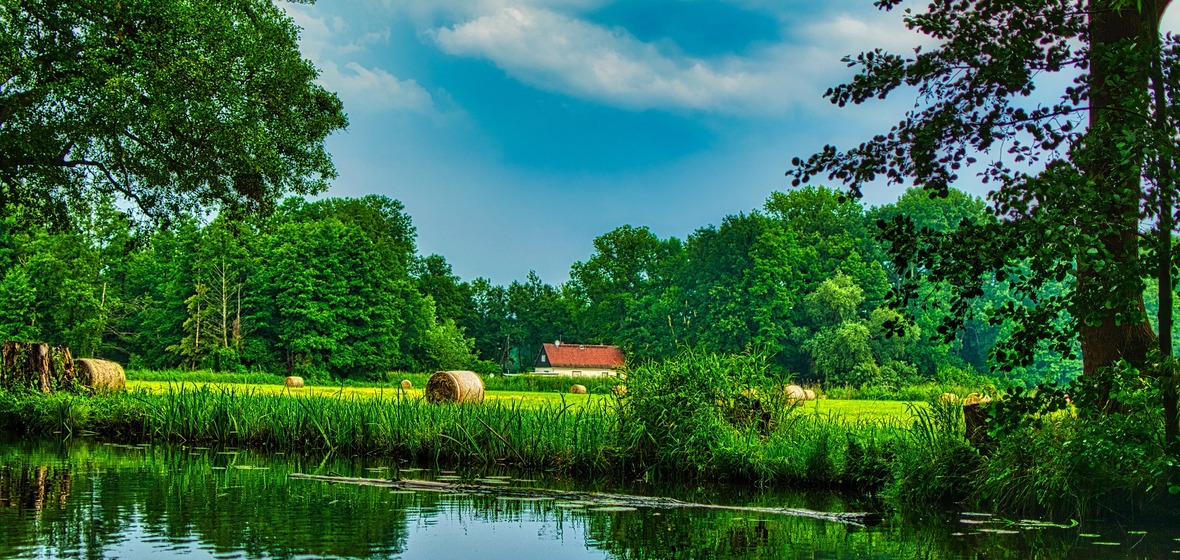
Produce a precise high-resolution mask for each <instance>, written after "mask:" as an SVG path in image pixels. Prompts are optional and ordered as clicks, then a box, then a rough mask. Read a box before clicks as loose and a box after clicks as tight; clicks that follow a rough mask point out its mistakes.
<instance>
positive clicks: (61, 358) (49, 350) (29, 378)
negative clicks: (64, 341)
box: [0, 340, 77, 393]
mask: <svg viewBox="0 0 1180 560" xmlns="http://www.w3.org/2000/svg"><path fill="white" fill-rule="evenodd" d="M76 380H77V374H76V372H75V370H74V359H73V357H72V356H71V355H70V349H69V348H66V347H56V346H50V345H48V344H46V343H44V342H18V341H13V340H10V341H7V342H5V343H4V346H3V348H2V349H0V387H3V388H5V389H21V388H30V389H34V390H37V391H41V392H42V393H50V392H52V391H53V390H55V389H65V390H72V389H73V388H74V386H75V385H74V384H75V381H76Z"/></svg>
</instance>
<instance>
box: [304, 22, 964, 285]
mask: <svg viewBox="0 0 1180 560" xmlns="http://www.w3.org/2000/svg"><path fill="white" fill-rule="evenodd" d="M284 6H285V9H286V10H287V11H288V13H290V14H291V16H292V17H293V18H294V19H295V21H296V23H298V24H299V25H300V26H301V27H302V28H303V35H302V40H301V48H302V50H303V53H304V56H306V57H307V58H309V59H310V60H312V61H313V62H314V63H315V64H316V66H317V67H318V68H319V69H320V70H321V77H320V80H321V82H322V83H323V84H324V85H325V86H327V87H328V88H329V89H331V90H333V91H335V92H337V93H338V94H339V95H340V97H341V99H342V100H343V101H344V104H345V109H346V111H347V112H348V114H349V118H350V121H351V124H350V126H349V128H348V130H347V131H345V132H342V133H338V134H336V135H334V136H333V137H331V138H330V139H329V141H328V145H329V149H330V150H331V151H332V154H333V157H334V160H335V162H336V166H337V168H338V170H339V173H340V176H339V178H338V179H337V180H336V181H335V182H334V184H333V186H332V188H331V189H330V191H329V192H328V193H327V195H328V196H360V195H364V194H369V193H379V194H384V195H387V196H390V197H392V198H396V199H398V200H401V201H402V202H403V203H404V204H405V206H406V209H407V211H408V212H409V214H410V215H411V217H412V218H413V221H414V224H415V226H416V227H417V230H418V246H419V251H420V252H421V253H423V254H430V253H438V254H441V255H443V256H444V257H446V259H447V260H448V262H450V263H451V265H452V266H453V267H454V270H455V273H456V274H458V275H459V276H461V277H462V278H464V279H465V280H472V279H474V278H476V277H479V276H482V277H485V278H489V279H491V280H492V281H493V282H495V283H499V284H507V283H509V282H511V281H512V280H518V279H523V278H524V277H525V276H526V275H527V274H528V272H529V271H530V270H535V271H536V272H537V273H538V274H539V275H540V277H541V278H542V279H543V280H545V281H546V282H549V283H554V284H556V283H560V282H564V281H565V280H567V279H568V273H569V267H570V265H571V264H572V263H573V262H574V261H578V260H585V259H586V258H588V257H589V256H590V253H591V251H592V241H593V239H594V238H595V237H597V236H599V235H602V234H603V233H606V232H608V231H610V230H612V229H614V228H616V227H618V226H621V225H624V224H631V225H634V226H648V227H650V228H651V229H652V231H654V232H655V233H656V234H657V235H659V236H661V237H668V236H677V237H681V238H683V237H685V236H687V235H689V234H690V233H691V232H692V231H693V230H695V229H697V228H699V227H702V226H705V225H708V224H716V223H719V222H720V221H721V219H722V218H723V217H724V216H726V215H728V214H733V213H737V212H742V211H749V210H750V209H753V208H757V207H759V206H760V205H761V204H762V202H763V201H764V200H765V199H766V198H767V196H768V195H769V194H770V193H771V192H772V191H775V190H780V191H783V190H787V189H789V188H790V184H789V182H788V180H787V179H786V178H785V177H784V175H783V174H784V172H785V171H786V170H787V168H788V167H789V163H790V160H791V158H792V157H793V156H796V155H798V156H804V155H808V154H810V153H812V152H813V151H816V150H817V149H819V148H820V147H822V146H823V145H824V144H827V143H833V144H836V145H837V146H847V145H849V144H851V143H854V142H855V143H859V142H860V141H863V140H866V139H868V138H870V137H871V136H872V135H873V134H874V133H876V132H879V131H881V130H884V129H887V128H888V126H889V125H891V124H893V123H894V122H895V121H896V120H897V119H898V118H899V117H900V116H901V114H902V113H903V112H904V111H905V109H906V108H908V107H910V106H912V105H910V104H912V99H911V100H908V101H907V100H904V99H898V100H890V101H887V102H878V103H875V104H871V105H870V106H866V107H855V108H851V109H848V108H846V109H840V110H837V109H835V108H833V107H832V106H830V105H829V104H828V103H827V102H826V101H825V100H823V99H822V93H823V91H824V90H825V89H826V88H827V87H829V86H831V85H835V84H837V83H839V82H840V81H841V80H843V79H845V78H847V77H848V76H849V75H850V74H849V72H850V71H849V69H848V68H846V67H845V66H844V64H843V63H841V62H840V58H841V57H842V56H844V55H846V54H852V53H856V52H860V51H862V50H866V49H870V48H873V47H878V46H880V47H884V48H887V49H890V50H894V51H897V52H902V51H903V50H904V49H908V48H912V47H913V46H915V45H917V44H918V43H920V42H922V40H923V39H922V38H921V37H919V36H917V35H914V34H912V33H910V32H909V31H907V30H906V29H905V28H904V26H903V25H902V22H901V16H900V14H899V13H896V12H895V13H881V12H878V11H876V10H875V9H874V8H873V7H872V3H871V2H870V1H869V0H859V1H852V0H831V1H827V2H795V1H789V0H788V1H782V0H780V1H774V0H744V1H742V0H737V1H730V2H722V1H712V0H699V1H657V0H628V1H614V2H612V1H607V0H549V1H539V0H319V1H318V3H316V4H314V5H310V6H308V5H297V4H285V5H284ZM899 192H900V191H899V190H898V189H873V190H870V191H869V192H867V193H866V194H867V197H866V199H867V202H868V203H870V204H879V203H883V202H888V201H890V200H892V199H894V198H896V196H897V195H898V194H899ZM979 192H980V193H982V192H983V191H982V190H979Z"/></svg>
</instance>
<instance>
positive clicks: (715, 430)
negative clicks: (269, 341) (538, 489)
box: [0, 384, 906, 490]
mask: <svg viewBox="0 0 1180 560" xmlns="http://www.w3.org/2000/svg"><path fill="white" fill-rule="evenodd" d="M633 398H635V395H629V396H628V397H627V399H633ZM575 399H576V401H577V405H575ZM627 399H623V400H620V399H614V398H605V399H589V400H587V399H586V398H585V397H574V396H569V395H562V396H561V397H560V399H559V400H555V401H554V402H551V403H545V402H542V403H529V404H523V403H521V402H518V401H487V402H484V403H482V404H463V405H457V404H449V403H442V404H432V403H428V402H426V400H425V399H424V398H422V397H421V396H419V395H414V396H410V395H409V393H407V392H404V391H396V390H393V391H389V392H388V393H386V394H385V395H383V396H371V395H370V396H364V397H355V396H348V395H347V394H345V393H343V392H342V393H341V394H338V395H337V394H323V393H318V394H314V395H310V396H308V395H306V394H302V395H298V396H296V395H295V391H291V392H286V391H284V392H275V391H273V390H269V389H267V390H260V389H251V388H249V387H242V386H237V385H209V384H176V385H171V386H170V387H169V388H168V390H167V391H162V392H160V391H156V392H149V391H143V390H134V389H133V390H131V391H129V392H126V393H115V394H99V395H93V396H81V395H57V394H55V395H40V394H33V393H16V392H4V391H0V427H2V428H4V429H6V430H7V431H10V432H34V433H41V434H52V433H54V432H60V433H63V434H74V435H88V434H94V435H98V436H101V437H104V438H111V439H117V440H122V441H174V442H183V443H188V444H198V443H200V444H206V443H209V444H212V443H220V444H223V445H231V446H239V447H248V448H257V449H269V450H281V451H287V452H294V453H313V454H320V453H338V454H344V455H349V456H381V457H394V458H404V459H410V460H415V461H425V462H427V463H431V462H433V463H435V464H440V465H442V464H445V465H452V466H461V465H480V464H498V463H504V464H511V465H516V466H520V467H526V468H546V469H555V470H560V471H565V472H577V473H618V474H627V475H628V476H635V475H638V476H641V477H645V478H660V479H675V478H711V479H728V480H733V481H761V482H766V483H782V484H791V485H808V486H819V487H841V486H849V485H858V486H857V487H858V488H860V489H865V488H866V487H865V486H864V485H863V484H860V483H861V482H863V481H864V480H866V478H865V477H864V476H861V474H860V473H862V472H869V471H873V472H876V471H884V472H890V469H891V468H892V463H891V462H890V461H893V460H894V459H895V458H896V457H897V456H898V454H899V453H904V449H902V448H897V447H893V448H890V449H889V450H888V451H886V450H885V449H884V448H883V446H884V445H886V444H885V443H883V442H889V441H903V440H905V438H901V437H895V436H890V435H889V434H892V433H894V432H899V431H903V430H905V429H906V428H905V427H903V426H901V425H891V424H887V423H886V424H882V423H881V422H867V421H863V422H862V421H852V420H848V419H846V418H841V417H838V416H837V415H833V414H817V413H812V412H802V409H801V408H790V407H787V408H781V409H775V410H776V412H775V416H774V418H773V421H772V422H771V423H770V424H769V425H764V424H761V423H760V421H759V420H757V419H756V418H755V419H752V420H745V421H742V422H738V423H736V424H732V423H730V421H729V420H726V418H727V417H726V416H725V414H726V412H725V411H724V410H723V411H721V412H718V413H716V414H714V415H711V416H709V417H708V418H707V419H705V420H703V421H702V420H700V419H699V418H698V419H697V420H693V419H692V418H691V416H690V415H686V414H683V413H679V414H677V415H676V416H675V418H678V419H680V420H684V421H689V423H687V424H684V425H680V426H674V427H664V428H661V427H660V426H659V425H658V424H656V423H655V421H657V420H659V419H658V418H653V419H649V421H646V422H645V423H644V424H643V425H636V423H635V416H634V414H635V412H636V409H635V408H628V409H626V410H624V409H622V408H620V407H622V406H624V404H623V403H626V402H627ZM663 404H667V405H671V404H674V403H671V402H666V403H663ZM727 406H729V405H727ZM726 410H728V409H726ZM650 411H651V412H653V413H655V412H658V411H657V410H656V409H650ZM651 430H655V431H651ZM653 437H655V438H656V439H652V438H653ZM645 438H646V439H645ZM852 441H856V442H859V443H858V446H859V447H856V448H855V449H853V448H852V447H851V444H850V442H852ZM866 442H867V443H866ZM850 450H851V451H850ZM866 458H867V459H866ZM866 461H867V464H866ZM887 479H888V477H882V478H879V479H877V483H878V487H879V486H880V484H883V483H884V481H886V480H887ZM867 489H869V490H872V489H873V487H872V486H870V487H867Z"/></svg>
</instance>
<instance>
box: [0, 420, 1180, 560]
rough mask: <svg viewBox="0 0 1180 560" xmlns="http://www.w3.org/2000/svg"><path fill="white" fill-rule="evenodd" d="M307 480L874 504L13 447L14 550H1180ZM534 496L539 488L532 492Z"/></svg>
mask: <svg viewBox="0 0 1180 560" xmlns="http://www.w3.org/2000/svg"><path fill="white" fill-rule="evenodd" d="M291 473H308V474H319V475H327V476H347V477H366V478H378V479H390V478H393V477H404V478H417V479H422V480H440V481H444V482H447V481H472V480H481V481H482V484H483V485H484V486H487V487H503V488H512V489H516V490H519V489H522V488H547V489H561V490H564V491H588V492H612V493H627V494H636V495H659V496H669V497H674V498H677V499H680V500H683V501H687V502H693V503H709V504H723V505H731V506H754V507H763V508H808V509H811V510H819V511H827V512H839V511H860V510H863V509H864V508H865V507H869V506H866V505H865V504H862V503H856V502H849V501H846V500H844V499H842V498H840V497H839V496H836V495H833V494H830V493H817V492H784V491H781V490H766V489H762V490H759V489H756V488H749V487H724V486H714V485H709V486H703V485H688V486H683V485H677V486H659V485H648V484H644V485H627V486H620V485H618V484H617V483H614V484H608V483H604V482H601V481H594V480H573V479H569V478H562V477H555V476H552V475H550V474H547V473H530V474H521V473H518V472H511V471H507V470H500V469H495V468H492V469H479V470H458V471H451V470H446V469H445V468H444V469H440V468H436V467H430V468H412V467H408V466H406V465H401V464H397V463H394V462H392V461H390V460H383V459H373V458H367V459H360V458H347V457H326V458H323V457H320V458H308V457H295V456H286V455H281V454H279V455H276V454H259V453H253V452H249V451H244V450H235V449H217V448H203V447H184V446H172V445H158V446H157V445H138V446H131V445H118V444H110V443H101V442H95V441H87V440H79V439H73V440H69V441H66V442H57V441H45V440H26V441H15V442H14V441H6V442H0V557H2V558H86V559H97V558H126V559H136V558H145V559H147V558H150V559H162V558H191V559H203V558H216V559H229V558H405V559H433V560H440V559H448V558H456V559H458V558H473V559H480V560H492V559H507V560H532V559H560V558H574V559H580V558H587V559H595V558H627V559H644V558H686V559H688V558H691V559H699V558H716V559H737V558H874V559H887V558H988V559H994V558H1180V524H1178V523H1176V519H1157V520H1154V521H1152V522H1145V521H1129V520H1125V519H1124V520H1107V521H1104V522H1089V523H1085V524H1079V525H1074V524H1073V523H1059V524H1050V523H1045V522H1039V521H1035V520H1005V519H1001V518H998V517H994V516H987V515H980V514H974V513H971V512H945V511H938V510H931V511H929V512H910V513H908V514H907V515H904V516H900V515H897V514H890V515H886V516H885V519H884V521H883V522H882V523H880V524H876V525H873V526H860V525H856V524H850V523H840V522H832V521H824V520H818V519H810V518H801V517H797V516H791V515H781V514H766V513H758V512H749V511H728V510H701V509H668V508H657V507H638V508H635V507H625V506H621V505H614V506H612V505H603V504H601V503H587V502H586V501H579V500H570V499H553V498H552V497H549V496H544V495H538V496H528V495H527V492H520V491H516V492H514V495H513V496H496V495H488V494H453V493H445V492H427V491H407V490H398V489H389V488H376V487H367V486H356V485H350V484H330V483H325V482H320V481H314V480H300V479H292V478H289V477H288V475H289V474H291ZM521 494H525V495H523V496H522V495H521Z"/></svg>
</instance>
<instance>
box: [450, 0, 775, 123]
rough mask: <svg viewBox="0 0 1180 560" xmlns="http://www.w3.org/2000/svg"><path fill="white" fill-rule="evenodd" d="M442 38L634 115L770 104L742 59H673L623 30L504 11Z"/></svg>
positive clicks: (539, 82)
mask: <svg viewBox="0 0 1180 560" xmlns="http://www.w3.org/2000/svg"><path fill="white" fill-rule="evenodd" d="M434 37H435V40H436V41H437V43H438V45H439V46H440V47H441V48H442V49H443V50H444V51H445V52H447V53H449V54H453V55H467V56H481V57H485V58H488V59H489V60H491V61H493V62H494V63H496V64H497V65H498V66H500V67H501V68H503V69H504V70H505V71H506V72H508V73H509V74H510V75H512V76H514V77H515V78H517V79H520V80H522V81H524V82H527V83H529V84H531V85H533V86H536V87H540V88H543V89H550V90H557V91H561V92H564V93H569V94H572V95H577V96H582V97H588V98H591V99H597V100H599V101H603V102H607V103H612V104H617V105H621V106H624V107H628V108H634V109H648V108H664V107H676V108H687V109H702V110H710V109H715V108H718V107H727V108H732V109H737V110H741V109H743V108H747V107H749V106H750V105H752V104H754V103H756V102H761V101H764V99H762V97H764V95H763V93H762V92H763V91H765V89H766V86H768V85H769V84H768V83H767V80H766V78H767V77H766V76H765V75H760V74H758V73H756V72H752V71H751V69H747V68H745V66H746V65H745V64H744V63H743V61H741V60H740V59H736V58H734V59H730V60H726V61H706V60H701V59H694V58H688V57H680V58H675V57H671V56H668V55H665V54H663V53H661V52H660V50H659V49H658V48H657V47H656V46H655V45H652V44H649V43H644V42H641V41H639V40H637V39H635V38H634V37H632V36H631V35H629V34H627V33H626V32H624V31H622V30H611V29H606V28H603V27H600V26H597V25H593V24H590V23H587V22H585V21H581V20H578V19H574V18H570V17H567V16H564V15H561V14H558V13H555V12H551V11H548V10H544V9H538V8H531V7H523V6H518V7H513V8H503V9H500V10H499V11H497V12H496V13H493V14H490V15H485V16H482V17H478V18H476V19H473V20H471V21H468V22H466V23H463V24H459V25H455V26H453V27H445V28H442V29H438V30H436V31H435V33H434Z"/></svg>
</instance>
